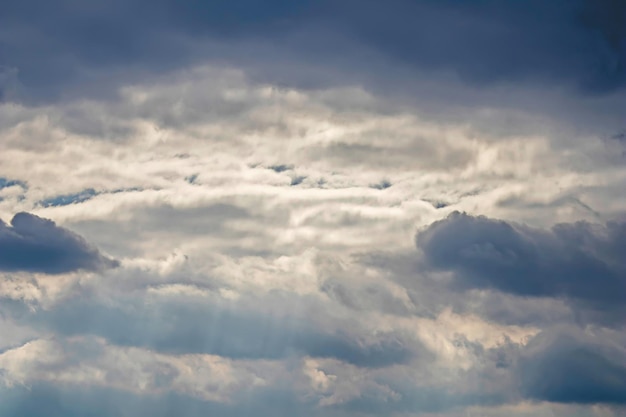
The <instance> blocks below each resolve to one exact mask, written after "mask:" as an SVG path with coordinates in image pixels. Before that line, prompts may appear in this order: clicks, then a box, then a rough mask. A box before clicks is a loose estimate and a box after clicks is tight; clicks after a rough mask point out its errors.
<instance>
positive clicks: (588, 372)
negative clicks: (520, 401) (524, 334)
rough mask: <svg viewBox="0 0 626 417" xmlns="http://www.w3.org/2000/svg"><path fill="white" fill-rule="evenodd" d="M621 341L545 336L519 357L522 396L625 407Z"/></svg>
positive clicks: (625, 359)
mask: <svg viewBox="0 0 626 417" xmlns="http://www.w3.org/2000/svg"><path fill="white" fill-rule="evenodd" d="M623 342H624V341H623V340H621V341H620V340H615V339H613V340H611V338H610V337H608V338H607V335H603V334H602V333H601V332H598V333H597V334H595V335H594V334H593V333H590V332H586V333H583V332H580V331H575V330H572V329H569V330H557V331H544V332H542V333H540V334H539V335H538V336H536V337H535V338H534V339H533V340H531V341H530V342H529V344H528V345H527V346H526V347H525V348H524V351H523V353H522V357H521V359H520V362H519V364H518V369H517V374H518V375H519V377H520V381H521V384H522V391H523V393H524V394H525V395H526V396H527V397H529V398H532V399H534V400H539V401H551V402H561V403H581V404H595V403H606V404H611V403H612V404H626V365H625V364H626V352H625V351H624V350H623ZM612 343H615V345H612Z"/></svg>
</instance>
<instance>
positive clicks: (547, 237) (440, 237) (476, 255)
mask: <svg viewBox="0 0 626 417" xmlns="http://www.w3.org/2000/svg"><path fill="white" fill-rule="evenodd" d="M416 242H417V246H418V247H419V248H420V249H421V250H422V252H423V253H424V257H425V260H426V262H427V263H428V265H429V266H431V267H433V268H436V269H440V270H448V271H452V272H453V273H454V274H455V285H456V286H458V287H459V288H464V289H470V288H487V289H489V288H491V289H496V290H499V291H503V292H507V293H511V294H516V295H521V296H533V297H554V298H566V299H572V300H575V301H582V302H585V303H588V304H590V305H591V306H594V307H595V308H597V309H609V310H610V309H619V310H620V311H621V310H622V306H623V299H624V295H625V294H626V262H625V261H624V257H623V253H624V252H625V251H626V224H625V223H620V222H609V223H607V224H606V225H604V226H601V225H593V224H590V223H586V222H578V223H573V224H558V225H555V226H554V227H552V228H551V229H550V230H542V229H538V228H532V227H528V226H524V225H520V224H515V223H508V222H505V221H501V220H493V219H489V218H487V217H481V216H478V217H474V216H471V215H468V214H464V213H459V212H455V213H452V214H451V215H450V216H448V217H447V218H446V219H444V220H440V221H437V222H435V223H433V224H432V225H430V226H429V227H428V228H427V229H426V230H424V231H423V232H421V233H419V234H418V235H417V237H416Z"/></svg>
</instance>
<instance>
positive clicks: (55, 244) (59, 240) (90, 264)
mask: <svg viewBox="0 0 626 417" xmlns="http://www.w3.org/2000/svg"><path fill="white" fill-rule="evenodd" d="M116 265H117V262H116V261H114V260H111V259H108V258H106V257H105V256H103V255H101V254H100V252H98V250H97V249H95V248H93V247H91V246H90V245H89V244H88V243H87V242H86V241H85V240H84V239H83V238H82V237H80V236H78V235H77V234H75V233H72V232H71V231H69V230H67V229H64V228H62V227H59V226H57V225H56V224H55V223H54V222H53V221H51V220H47V219H43V218H41V217H37V216H35V215H32V214H30V213H17V214H16V215H15V216H13V219H12V220H11V224H10V225H7V224H6V223H4V222H2V221H0V270H3V271H10V272H13V271H29V272H45V273H49V274H59V273H64V272H70V271H75V270H78V269H84V270H99V269H103V268H110V267H114V266H116Z"/></svg>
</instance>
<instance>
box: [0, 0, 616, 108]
mask: <svg viewBox="0 0 626 417" xmlns="http://www.w3.org/2000/svg"><path fill="white" fill-rule="evenodd" d="M625 22H626V6H624V2H622V1H620V0H602V1H598V0H575V1H567V0H557V1H551V2H545V1H541V0H533V1H530V2H523V3H520V2H502V1H496V0H481V1H477V2H462V1H459V0H445V1H433V0H421V1H411V0H393V1H390V2H384V3H383V2H377V1H374V0H366V1H355V0H345V1H341V2H335V1H330V0H323V1H320V2H312V1H309V0H302V1H285V0H270V1H265V2H261V1H258V0H240V1H236V2H232V1H230V2H229V1H214V2H201V1H197V0H183V1H170V0H158V1H151V2H148V1H145V0H132V1H119V0H116V1H107V2H105V1H101V0H99V1H95V2H90V3H89V5H85V4H80V3H77V2H74V1H70V0H64V1H61V2H56V3H55V4H54V5H51V4H50V3H49V2H46V1H42V0H26V1H18V0H8V1H4V2H3V3H2V6H1V7H0V27H2V30H1V31H0V64H1V65H3V66H4V68H7V70H6V71H4V72H6V73H11V74H13V73H15V74H16V76H15V77H17V81H15V82H17V83H18V84H19V86H18V87H19V88H22V90H23V92H25V93H26V95H30V96H38V97H46V96H47V97H49V98H50V97H55V96H57V97H58V96H59V95H61V94H68V86H70V85H75V86H76V85H79V86H81V93H82V94H85V93H89V91H92V92H93V91H94V90H96V89H100V93H104V92H106V91H107V88H106V87H105V86H103V85H102V84H107V83H109V84H110V83H111V82H114V83H115V82H119V81H120V79H126V80H128V77H131V78H132V77H135V79H141V78H142V75H144V76H145V74H147V73H152V74H155V73H161V72H164V71H169V70H172V69H176V68H180V67H184V66H186V65H189V64H193V63H194V62H198V61H201V60H204V59H207V58H211V59H221V60H226V61H230V62H236V63H242V64H246V65H247V66H250V67H255V66H257V67H258V66H263V65H265V66H269V67H272V68H274V71H271V70H270V71H266V76H268V77H282V79H280V80H275V81H277V82H279V83H280V82H281V81H282V82H289V81H292V78H291V77H293V73H291V74H290V73H289V71H285V68H289V67H290V66H292V67H293V65H290V63H293V62H299V63H303V64H304V65H305V66H306V65H309V64H310V65H313V66H316V67H336V68H335V69H340V70H341V71H344V72H346V73H350V74H352V77H355V76H356V77H357V79H361V80H362V79H366V78H368V77H371V76H373V77H374V78H376V77H378V78H388V75H389V74H387V73H385V74H383V73H382V72H381V67H380V66H379V65H377V64H376V63H375V62H373V61H369V62H367V64H368V65H367V66H363V65H362V64H363V63H364V62H365V61H364V59H365V56H366V55H367V54H365V55H364V54H362V53H361V52H359V51H363V50H368V49H369V50H373V51H374V54H375V56H379V57H382V58H383V59H385V60H387V61H389V62H391V63H394V64H395V65H392V66H391V68H393V67H394V66H396V67H404V68H408V69H421V70H426V71H429V70H432V71H440V70H444V71H450V72H452V73H455V74H457V75H459V76H460V77H461V78H462V79H463V80H465V81H466V82H468V83H471V84H478V85H484V84H492V83H495V82H500V81H505V82H506V81H531V82H537V83H540V84H548V83H553V82H559V83H562V82H567V83H570V84H573V85H576V86H578V87H580V88H582V90H584V91H588V92H594V93H599V92H606V91H613V90H615V89H618V88H622V87H623V86H624V83H625V81H626V64H625V58H624V57H626V30H625V29H624V27H626V23H625ZM248 41H253V42H261V43H267V44H273V45H275V46H274V47H272V48H271V49H272V50H273V51H274V52H273V55H272V56H268V55H267V54H265V53H264V52H261V50H260V49H255V48H254V47H244V46H243V45H245V43H246V42H248ZM266 52H267V51H266ZM264 54H265V55H264ZM370 58H371V55H370ZM277 67H280V68H277ZM355 68H359V71H358V72H355V71H354V70H355ZM368 72H369V73H370V74H369V75H365V74H367V73H368ZM376 72H380V73H376ZM328 74H329V72H328V71H317V75H316V77H317V78H320V79H321V80H322V81H321V82H323V83H328V82H332V80H331V79H328V77H330V78H332V77H333V76H332V75H330V76H329V75H328ZM358 74H361V76H359V75H358ZM309 75H312V74H311V73H309ZM15 77H10V78H11V79H13V78H15ZM5 78H7V77H5ZM306 78H310V77H302V78H301V79H300V83H303V84H306V82H307V81H306ZM353 79H354V78H353ZM95 80H98V81H101V83H96V82H94V81H95ZM105 81H106V82H105ZM15 82H13V83H12V84H10V85H9V83H8V82H5V83H4V84H5V86H4V90H6V91H5V92H4V95H5V96H7V95H8V93H7V92H8V91H9V90H15V89H16V87H15V86H14V85H13V84H15ZM309 82H310V81H309ZM19 88H18V90H19Z"/></svg>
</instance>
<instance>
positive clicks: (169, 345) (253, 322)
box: [5, 294, 429, 368]
mask: <svg viewBox="0 0 626 417" xmlns="http://www.w3.org/2000/svg"><path fill="white" fill-rule="evenodd" d="M116 298H117V301H116V302H105V301H104V300H99V299H97V298H95V297H89V296H87V295H86V294H83V296H81V297H75V298H73V299H70V300H65V301H64V302H62V303H59V304H58V305H56V306H54V307H53V308H51V309H49V310H43V309H40V310H38V311H37V312H35V313H33V312H30V311H28V310H27V309H24V308H20V307H19V305H5V309H6V310H7V312H8V313H11V314H12V316H13V317H14V319H16V320H17V322H18V323H21V324H24V325H28V326H32V327H34V328H37V329H40V330H42V331H53V332H54V333H55V334H59V335H65V336H72V335H95V336H100V337H104V338H105V339H107V340H108V341H110V342H111V343H114V344H117V345H122V346H137V347H146V348H149V349H153V350H156V351H159V352H166V353H172V354H186V353H211V354H215V355H220V356H224V357H229V358H235V359H246V358H247V359H260V358H265V359H282V358H286V357H289V356H300V355H309V356H313V357H321V358H337V359H340V360H342V361H345V362H348V363H351V364H354V365H357V366H362V367H374V368H376V367H383V366H388V365H392V364H398V363H407V362H409V361H410V360H411V359H413V357H414V356H415V354H416V353H415V352H419V354H421V355H423V357H427V356H428V354H429V353H428V352H427V351H426V350H425V349H424V348H423V347H422V346H420V345H419V344H416V343H413V344H414V345H411V342H410V341H409V340H408V339H406V338H404V337H402V335H400V334H394V333H393V332H390V333H388V334H384V335H380V336H379V337H378V340H377V341H374V342H364V341H361V340H359V337H358V335H353V334H350V333H349V332H346V331H339V330H336V329H335V330H334V329H325V328H324V327H323V326H320V325H318V324H315V323H314V322H313V321H312V320H310V319H307V318H306V317H304V316H303V315H302V314H296V313H294V311H295V310H294V311H291V313H287V312H286V311H283V312H276V313H275V314H273V313H268V312H263V311H256V310H255V309H254V308H250V307H247V306H245V305H244V304H243V302H241V303H227V302H224V301H219V300H217V299H212V300H207V299H203V300H190V299H187V298H185V299H174V300H160V301H159V300H152V299H151V300H150V302H147V301H146V300H144V299H143V298H132V297H127V296H117V297H116ZM265 301H266V302H270V301H271V302H272V303H273V304H272V305H275V306H279V305H281V303H282V304H285V302H286V300H283V299H281V298H276V299H273V300H265ZM305 302H306V300H302V303H305ZM284 308H287V307H284ZM294 308H295V307H294ZM318 310H320V311H318V314H317V316H318V317H317V318H318V319H319V318H320V317H321V316H322V315H323V313H322V311H321V309H319V308H318Z"/></svg>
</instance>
